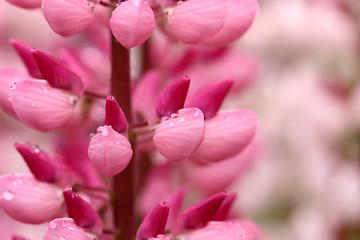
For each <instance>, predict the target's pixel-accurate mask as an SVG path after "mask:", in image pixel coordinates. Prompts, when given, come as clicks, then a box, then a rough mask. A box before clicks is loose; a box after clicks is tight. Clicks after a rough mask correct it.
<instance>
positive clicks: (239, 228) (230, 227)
mask: <svg viewBox="0 0 360 240" xmlns="http://www.w3.org/2000/svg"><path fill="white" fill-rule="evenodd" d="M253 225H254V226H256V225H255V224H253ZM183 239H184V240H204V239H208V240H224V239H232V240H261V239H262V238H261V236H260V234H259V231H258V229H255V227H254V228H250V227H249V226H248V224H247V223H244V222H241V221H229V222H215V221H214V222H209V224H208V225H207V226H206V227H204V228H201V229H198V230H195V231H193V232H192V233H189V234H187V235H185V236H184V238H183Z"/></svg>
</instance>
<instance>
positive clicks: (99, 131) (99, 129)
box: [96, 126, 104, 133]
mask: <svg viewBox="0 0 360 240" xmlns="http://www.w3.org/2000/svg"><path fill="white" fill-rule="evenodd" d="M103 130H104V127H103V126H100V127H98V128H97V129H96V133H101V132H102V131H103Z"/></svg>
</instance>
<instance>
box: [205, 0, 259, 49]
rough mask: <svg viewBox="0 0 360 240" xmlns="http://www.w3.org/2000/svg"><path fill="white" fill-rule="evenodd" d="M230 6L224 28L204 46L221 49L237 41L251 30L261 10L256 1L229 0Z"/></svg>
mask: <svg viewBox="0 0 360 240" xmlns="http://www.w3.org/2000/svg"><path fill="white" fill-rule="evenodd" d="M228 6H229V7H228V13H227V17H226V21H225V24H224V26H223V27H222V28H221V30H220V31H219V32H218V33H217V34H216V35H215V36H213V37H211V38H210V39H207V40H206V41H205V42H204V43H203V44H205V45H207V46H213V47H220V46H225V45H227V44H229V43H231V42H233V41H235V40H236V39H238V38H239V37H241V36H242V35H243V34H244V33H245V32H246V31H247V30H248V29H249V27H250V26H251V24H252V23H253V21H254V19H255V16H256V14H257V12H258V8H259V6H258V3H257V1H256V0H228Z"/></svg>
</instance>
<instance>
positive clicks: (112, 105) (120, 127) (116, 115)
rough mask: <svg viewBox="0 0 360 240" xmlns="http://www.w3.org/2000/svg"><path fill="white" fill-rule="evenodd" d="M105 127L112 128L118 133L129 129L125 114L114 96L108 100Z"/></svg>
mask: <svg viewBox="0 0 360 240" xmlns="http://www.w3.org/2000/svg"><path fill="white" fill-rule="evenodd" d="M105 125H108V126H111V127H112V128H113V129H114V130H115V131H117V132H123V131H125V130H127V128H128V122H127V120H126V117H125V114H124V112H123V111H122V109H121V108H120V106H119V104H118V102H117V101H116V99H115V98H114V97H113V96H109V97H107V98H106V104H105Z"/></svg>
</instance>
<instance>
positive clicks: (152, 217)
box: [136, 202, 169, 240]
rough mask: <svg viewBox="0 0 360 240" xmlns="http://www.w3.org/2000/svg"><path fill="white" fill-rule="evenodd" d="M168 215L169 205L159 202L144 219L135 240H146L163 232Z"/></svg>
mask: <svg viewBox="0 0 360 240" xmlns="http://www.w3.org/2000/svg"><path fill="white" fill-rule="evenodd" d="M168 215H169V205H168V203H167V202H161V203H159V204H158V205H156V206H155V207H154V208H153V209H152V210H151V211H150V212H149V213H148V214H147V215H146V216H145V218H144V220H143V221H142V223H141V225H140V227H139V229H138V231H137V233H136V240H148V239H149V238H151V237H156V236H158V235H159V234H163V233H164V232H165V225H166V222H167V218H168Z"/></svg>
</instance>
